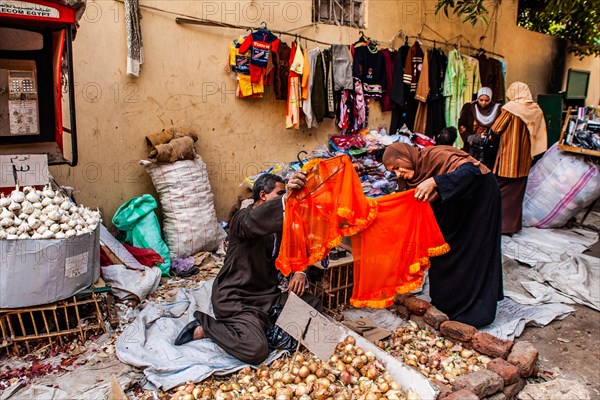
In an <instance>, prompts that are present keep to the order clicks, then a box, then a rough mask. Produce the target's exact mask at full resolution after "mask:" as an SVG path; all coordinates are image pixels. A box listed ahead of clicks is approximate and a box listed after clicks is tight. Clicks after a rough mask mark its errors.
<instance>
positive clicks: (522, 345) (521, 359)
mask: <svg viewBox="0 0 600 400" xmlns="http://www.w3.org/2000/svg"><path fill="white" fill-rule="evenodd" d="M538 355H539V353H538V350H537V349H536V348H535V346H534V345H533V344H531V343H529V342H527V341H520V342H517V343H515V345H514V346H513V349H512V351H511V352H510V354H509V355H508V358H507V359H506V360H507V361H508V362H509V363H511V364H514V365H516V366H517V368H519V372H520V373H521V377H523V378H527V377H528V376H531V374H532V373H533V369H534V367H535V363H536V362H537V359H538Z"/></svg>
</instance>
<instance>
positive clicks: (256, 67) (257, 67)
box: [240, 29, 279, 83]
mask: <svg viewBox="0 0 600 400" xmlns="http://www.w3.org/2000/svg"><path fill="white" fill-rule="evenodd" d="M278 46H279V38H278V37H277V36H275V35H273V34H272V33H271V32H270V31H268V30H266V29H259V30H258V31H256V32H253V33H251V34H250V35H248V36H247V37H246V40H244V43H242V45H241V46H240V53H245V52H247V51H248V50H251V57H250V76H251V78H252V82H253V83H258V82H260V81H261V80H263V79H264V75H265V73H266V70H267V64H268V63H269V54H270V52H271V51H274V52H277V48H278Z"/></svg>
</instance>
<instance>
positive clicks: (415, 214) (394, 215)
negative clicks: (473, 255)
mask: <svg viewBox="0 0 600 400" xmlns="http://www.w3.org/2000/svg"><path fill="white" fill-rule="evenodd" d="M375 200H376V202H377V208H378V211H377V217H376V218H375V220H374V221H373V223H372V224H371V225H369V227H368V228H366V229H365V230H363V231H362V232H360V233H359V234H357V235H355V236H353V237H352V255H353V257H354V288H353V291H352V298H351V299H350V304H351V305H353V306H354V307H371V308H385V307H389V306H391V305H392V304H393V303H394V299H395V295H396V293H407V292H410V291H413V290H415V289H418V288H420V287H421V286H422V285H423V277H424V272H425V271H426V270H427V269H428V268H429V265H430V261H429V257H433V256H439V255H442V254H445V253H447V252H448V251H449V250H450V247H449V246H448V244H446V242H445V241H444V237H443V236H442V233H441V231H440V228H439V227H438V224H437V222H436V220H435V216H434V215H433V211H432V209H431V206H430V204H429V203H426V202H421V201H416V200H415V198H414V190H409V191H406V192H401V193H394V194H390V195H387V196H383V197H378V198H377V199H375Z"/></svg>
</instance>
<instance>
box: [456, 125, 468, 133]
mask: <svg viewBox="0 0 600 400" xmlns="http://www.w3.org/2000/svg"><path fill="white" fill-rule="evenodd" d="M458 131H459V132H460V133H465V132H466V131H467V127H466V126H464V125H461V126H459V127H458Z"/></svg>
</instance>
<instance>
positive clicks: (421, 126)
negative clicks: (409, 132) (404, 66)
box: [413, 52, 429, 134]
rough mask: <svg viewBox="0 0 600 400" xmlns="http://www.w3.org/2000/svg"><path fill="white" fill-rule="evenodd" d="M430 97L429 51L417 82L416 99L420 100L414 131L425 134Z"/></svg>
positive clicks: (424, 58)
mask: <svg viewBox="0 0 600 400" xmlns="http://www.w3.org/2000/svg"><path fill="white" fill-rule="evenodd" d="M428 97H429V52H426V53H425V55H424V56H423V68H422V69H421V76H420V78H419V83H418V84H417V91H416V92H415V99H416V100H418V102H419V103H418V104H419V106H418V108H417V114H416V116H415V126H414V129H413V132H417V133H422V134H425V130H426V127H427V98H428Z"/></svg>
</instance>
